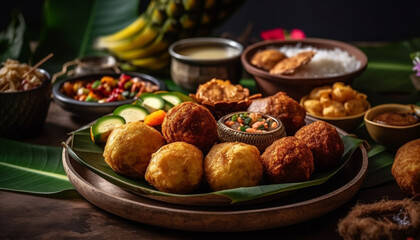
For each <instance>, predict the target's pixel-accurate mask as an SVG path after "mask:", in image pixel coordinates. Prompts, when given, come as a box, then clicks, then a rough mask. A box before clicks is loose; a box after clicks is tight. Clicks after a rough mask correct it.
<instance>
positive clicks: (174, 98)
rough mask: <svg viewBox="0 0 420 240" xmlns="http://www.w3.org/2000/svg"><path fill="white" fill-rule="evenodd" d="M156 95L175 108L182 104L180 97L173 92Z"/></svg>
mask: <svg viewBox="0 0 420 240" xmlns="http://www.w3.org/2000/svg"><path fill="white" fill-rule="evenodd" d="M156 95H158V96H160V97H161V98H163V100H165V101H167V102H169V103H171V104H172V105H173V106H176V105H178V104H180V103H182V99H181V98H180V97H179V96H178V95H176V94H174V93H172V92H165V93H156Z"/></svg>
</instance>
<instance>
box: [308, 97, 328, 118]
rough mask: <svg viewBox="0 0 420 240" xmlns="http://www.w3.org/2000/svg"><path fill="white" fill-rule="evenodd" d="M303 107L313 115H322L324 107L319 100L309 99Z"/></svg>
mask: <svg viewBox="0 0 420 240" xmlns="http://www.w3.org/2000/svg"><path fill="white" fill-rule="evenodd" d="M303 107H304V108H305V109H306V111H308V113H310V114H312V115H318V116H320V115H322V111H323V107H322V104H321V102H320V101H319V100H317V99H309V100H308V101H305V102H304V103H303Z"/></svg>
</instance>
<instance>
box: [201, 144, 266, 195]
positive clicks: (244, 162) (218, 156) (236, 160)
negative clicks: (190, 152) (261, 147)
mask: <svg viewBox="0 0 420 240" xmlns="http://www.w3.org/2000/svg"><path fill="white" fill-rule="evenodd" d="M204 173H205V177H206V180H207V182H208V184H209V186H210V188H211V189H212V190H213V191H219V190H223V189H230V188H238V187H251V186H256V185H258V184H259V183H260V181H261V179H262V176H263V167H262V164H261V157H260V152H259V151H258V149H257V147H255V146H253V145H249V144H245V143H241V142H225V143H219V144H216V145H214V146H213V147H212V148H211V150H210V152H209V153H208V154H207V156H206V158H205V159H204Z"/></svg>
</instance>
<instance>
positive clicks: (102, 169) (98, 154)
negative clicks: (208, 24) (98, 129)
mask: <svg viewBox="0 0 420 240" xmlns="http://www.w3.org/2000/svg"><path fill="white" fill-rule="evenodd" d="M88 131H89V130H88V129H86V128H84V129H80V130H78V131H75V132H74V135H73V141H72V144H73V145H72V147H69V146H68V145H66V144H63V146H64V147H65V148H66V149H67V150H68V152H69V154H70V156H71V157H72V158H73V159H75V160H76V161H78V162H79V163H81V164H83V165H84V166H86V167H87V168H89V169H90V170H91V171H93V172H95V173H97V174H98V175H100V176H102V177H104V178H105V179H106V180H108V181H110V182H112V183H114V184H116V185H118V186H120V187H122V188H125V189H127V190H130V191H133V192H141V193H144V194H151V195H159V196H168V197H205V196H208V195H212V194H218V195H223V196H226V197H228V198H230V199H231V200H232V203H235V202H242V201H247V200H251V199H256V198H260V197H264V196H268V195H272V194H277V193H280V192H286V191H291V190H297V189H301V188H306V187H310V186H316V185H320V184H322V183H324V182H326V181H327V180H328V179H330V178H331V177H332V176H334V175H335V174H336V173H337V172H339V171H340V169H341V168H342V167H343V166H344V165H345V164H346V163H347V161H348V160H349V159H350V158H351V156H352V154H353V153H354V151H355V150H356V149H357V148H358V147H359V146H360V145H361V144H362V143H363V140H361V139H357V138H353V137H350V136H342V140H343V142H344V146H345V151H344V153H343V157H342V159H341V161H340V163H341V164H339V165H338V166H337V167H335V168H333V169H331V170H329V171H326V172H321V173H315V174H313V176H312V177H311V180H309V181H305V182H297V183H285V184H270V185H260V186H255V187H244V188H235V189H228V190H223V191H217V192H204V193H201V192H200V193H195V194H184V195H182V194H171V193H164V192H160V191H157V190H156V189H154V188H153V187H151V186H150V184H149V183H148V182H146V181H145V180H144V179H142V180H134V179H131V178H128V177H125V176H122V175H120V174H118V173H116V172H115V171H113V170H112V169H111V168H110V167H109V166H108V165H107V164H106V163H105V161H104V158H103V156H102V152H103V149H102V148H101V147H99V146H98V145H96V144H95V143H93V142H92V141H91V140H90V137H89V136H88ZM98 149H101V151H98Z"/></svg>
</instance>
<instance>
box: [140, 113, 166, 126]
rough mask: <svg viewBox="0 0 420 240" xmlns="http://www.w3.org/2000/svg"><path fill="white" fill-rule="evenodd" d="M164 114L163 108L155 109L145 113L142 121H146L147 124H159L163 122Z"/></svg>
mask: <svg viewBox="0 0 420 240" xmlns="http://www.w3.org/2000/svg"><path fill="white" fill-rule="evenodd" d="M165 116H166V112H165V111H163V110H157V111H154V112H152V113H150V114H149V115H147V116H146V117H145V118H144V123H146V124H147V125H149V126H152V127H153V126H158V125H161V124H162V123H163V119H165Z"/></svg>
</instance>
